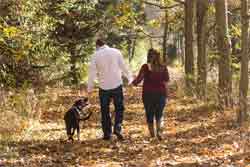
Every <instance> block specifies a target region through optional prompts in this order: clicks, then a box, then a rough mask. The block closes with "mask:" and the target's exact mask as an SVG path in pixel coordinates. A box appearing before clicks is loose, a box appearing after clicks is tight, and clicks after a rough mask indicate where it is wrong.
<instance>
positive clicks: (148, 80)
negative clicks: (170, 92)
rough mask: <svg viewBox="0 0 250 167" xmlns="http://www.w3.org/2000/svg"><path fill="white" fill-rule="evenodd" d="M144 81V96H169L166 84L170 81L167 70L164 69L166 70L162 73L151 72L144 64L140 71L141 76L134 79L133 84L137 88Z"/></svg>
mask: <svg viewBox="0 0 250 167" xmlns="http://www.w3.org/2000/svg"><path fill="white" fill-rule="evenodd" d="M142 80H144V82H143V90H142V95H144V94H145V93H159V94H161V95H164V96H167V92H166V84H165V83H166V82H168V81H169V74H168V69H167V68H164V70H162V71H160V72H154V71H151V70H149V67H148V65H147V64H144V65H142V67H141V69H140V72H139V75H138V76H137V77H136V78H135V79H134V81H133V82H132V84H133V85H135V86H136V85H138V84H139V83H140V82H141V81H142Z"/></svg>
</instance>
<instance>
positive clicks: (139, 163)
mask: <svg viewBox="0 0 250 167" xmlns="http://www.w3.org/2000/svg"><path fill="white" fill-rule="evenodd" d="M170 71H171V70H170ZM170 73H171V74H172V72H170ZM125 94H126V100H125V101H126V112H125V115H124V124H123V127H124V128H123V134H124V135H125V138H126V140H125V141H124V142H119V141H118V140H117V139H116V137H115V136H113V138H112V140H111V141H103V140H101V137H102V132H101V127H100V121H99V120H100V113H99V108H98V105H97V104H98V103H97V101H96V99H97V94H95V96H96V97H93V99H92V101H96V105H93V107H92V110H93V111H94V115H93V117H91V119H90V120H88V121H86V122H84V123H82V124H81V127H82V128H81V141H80V142H75V143H73V144H71V143H66V142H65V139H66V134H65V131H64V123H63V121H62V117H63V112H53V113H49V112H48V113H44V117H43V118H44V120H43V121H42V123H37V125H36V124H35V123H34V126H33V128H32V129H31V130H30V131H29V132H27V135H26V137H25V138H24V140H23V141H19V142H17V141H13V142H11V143H8V145H9V147H10V148H11V149H12V150H11V152H12V154H11V155H6V156H5V157H4V158H3V159H4V161H3V162H2V163H3V164H4V166H8V167H9V166H13V167H21V166H25V167H36V166H37V167H70V166H72V167H83V166H84V167H92V166H93V167H96V166H97V167H119V166H124V167H125V166H127V167H151V166H152V167H154V166H163V167H168V166H169V167H197V166H201V167H210V166H214V167H216V166H218V167H229V166H230V165H231V166H232V167H233V166H235V167H241V166H242V167H246V166H247V165H249V164H250V142H249V140H250V137H249V136H250V133H249V129H246V128H243V129H237V128H235V127H234V126H233V124H232V123H231V122H232V120H233V118H234V113H233V112H232V111H227V112H225V113H219V112H215V110H214V107H213V106H210V105H208V104H202V103H197V102H196V101H195V100H193V99H189V98H175V99H170V101H169V104H168V105H167V107H166V110H165V112H164V119H165V125H164V140H163V141H158V140H157V139H150V138H149V137H148V131H147V129H146V122H145V116H144V110H143V106H142V103H141V98H140V96H141V95H140V94H141V88H137V89H133V90H132V89H130V88H127V89H126V91H125ZM61 100H66V99H61ZM60 102H61V101H60ZM60 104H61V103H59V102H58V103H56V102H55V103H54V105H56V106H60ZM65 104H70V102H67V103H66V102H65ZM67 107H68V106H66V107H65V108H67ZM0 159H1V158H0ZM0 164H1V163H0ZM0 166H1V165H0ZM249 167H250V165H249Z"/></svg>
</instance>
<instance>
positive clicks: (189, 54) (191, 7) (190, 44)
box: [185, 0, 196, 94]
mask: <svg viewBox="0 0 250 167" xmlns="http://www.w3.org/2000/svg"><path fill="white" fill-rule="evenodd" d="M195 4H196V3H195V0H186V2H185V74H186V89H187V90H188V91H187V93H188V94H190V93H191V92H192V89H193V86H194V18H195V17H194V16H195Z"/></svg>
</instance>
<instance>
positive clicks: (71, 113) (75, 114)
mask: <svg viewBox="0 0 250 167" xmlns="http://www.w3.org/2000/svg"><path fill="white" fill-rule="evenodd" d="M86 106H88V98H83V99H80V100H77V101H75V103H74V105H73V106H72V107H71V108H70V109H69V110H68V111H67V112H66V113H65V115H64V121H65V125H66V131H67V135H68V140H71V141H72V142H73V141H74V139H73V135H74V133H75V130H77V137H78V140H80V126H79V123H80V121H84V120H87V119H89V118H90V116H91V114H92V112H90V113H88V115H87V116H86V117H84V118H81V117H80V111H81V110H82V109H83V108H84V107H86Z"/></svg>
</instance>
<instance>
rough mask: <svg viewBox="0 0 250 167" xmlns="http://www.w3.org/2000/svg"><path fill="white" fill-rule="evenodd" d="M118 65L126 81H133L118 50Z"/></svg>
mask: <svg viewBox="0 0 250 167" xmlns="http://www.w3.org/2000/svg"><path fill="white" fill-rule="evenodd" d="M119 66H120V68H121V70H122V73H123V75H124V76H125V77H126V78H127V79H128V83H129V84H130V83H131V82H132V81H133V77H132V73H131V72H130V70H129V68H128V66H127V65H126V63H125V61H124V59H123V56H122V54H121V53H120V52H119Z"/></svg>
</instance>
